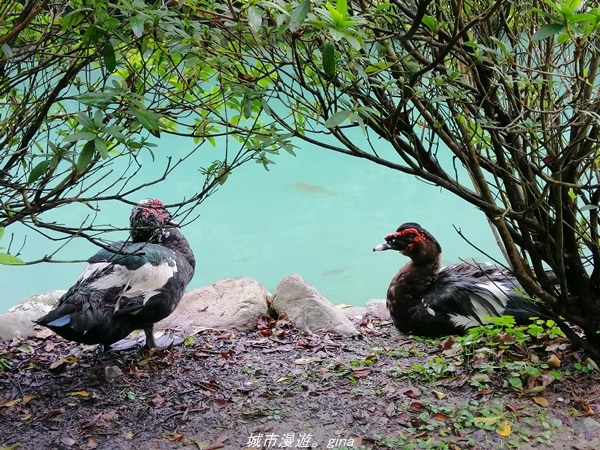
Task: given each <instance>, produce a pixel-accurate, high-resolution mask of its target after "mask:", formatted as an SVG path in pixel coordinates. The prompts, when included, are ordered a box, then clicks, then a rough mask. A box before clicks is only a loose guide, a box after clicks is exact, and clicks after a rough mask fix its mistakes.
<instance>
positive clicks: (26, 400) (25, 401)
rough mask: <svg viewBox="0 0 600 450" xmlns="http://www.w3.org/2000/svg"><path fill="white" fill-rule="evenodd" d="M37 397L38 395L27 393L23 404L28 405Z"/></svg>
mask: <svg viewBox="0 0 600 450" xmlns="http://www.w3.org/2000/svg"><path fill="white" fill-rule="evenodd" d="M36 398H38V396H37V395H26V396H25V397H23V404H24V405H26V404H27V403H29V402H30V401H31V400H35V399H36Z"/></svg>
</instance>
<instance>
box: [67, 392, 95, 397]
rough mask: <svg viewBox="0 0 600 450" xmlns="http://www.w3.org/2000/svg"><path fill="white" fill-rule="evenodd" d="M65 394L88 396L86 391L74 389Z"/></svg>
mask: <svg viewBox="0 0 600 450" xmlns="http://www.w3.org/2000/svg"><path fill="white" fill-rule="evenodd" d="M67 395H70V396H72V397H89V396H90V394H89V392H88V391H74V392H69V393H68V394H67Z"/></svg>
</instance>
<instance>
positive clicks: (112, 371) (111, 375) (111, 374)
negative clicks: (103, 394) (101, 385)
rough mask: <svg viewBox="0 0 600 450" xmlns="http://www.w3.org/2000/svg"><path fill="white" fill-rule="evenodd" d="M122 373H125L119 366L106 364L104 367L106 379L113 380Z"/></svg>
mask: <svg viewBox="0 0 600 450" xmlns="http://www.w3.org/2000/svg"><path fill="white" fill-rule="evenodd" d="M121 375H123V371H122V370H121V369H119V368H118V367H117V366H106V367H105V368H104V379H105V380H106V381H112V380H114V379H116V378H119V377H120V376H121Z"/></svg>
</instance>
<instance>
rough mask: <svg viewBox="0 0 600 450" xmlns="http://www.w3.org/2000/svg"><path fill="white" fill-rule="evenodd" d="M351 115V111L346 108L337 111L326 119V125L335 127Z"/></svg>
mask: <svg viewBox="0 0 600 450" xmlns="http://www.w3.org/2000/svg"><path fill="white" fill-rule="evenodd" d="M349 116H350V111H346V110H341V111H336V112H335V113H333V114H332V115H331V116H329V119H327V120H326V121H325V126H326V127H327V128H335V127H337V126H338V125H340V124H341V123H342V122H343V121H344V120H346V119H347V118H348V117H349Z"/></svg>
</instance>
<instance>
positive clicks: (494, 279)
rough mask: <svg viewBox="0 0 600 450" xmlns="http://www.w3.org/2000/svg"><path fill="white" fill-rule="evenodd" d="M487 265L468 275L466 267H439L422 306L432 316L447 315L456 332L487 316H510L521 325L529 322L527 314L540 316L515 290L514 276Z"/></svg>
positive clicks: (480, 323) (476, 323)
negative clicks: (460, 268)
mask: <svg viewBox="0 0 600 450" xmlns="http://www.w3.org/2000/svg"><path fill="white" fill-rule="evenodd" d="M461 266H462V265H461ZM488 266H489V267H486V270H480V271H479V272H475V271H474V272H472V273H470V274H469V276H467V275H466V273H465V272H466V269H467V268H463V269H465V270H462V271H461V270H455V269H456V266H451V267H448V268H445V269H442V270H441V271H440V273H439V274H438V277H437V279H436V281H435V283H434V284H433V285H432V288H430V289H429V290H428V291H427V292H426V293H425V294H424V296H423V299H422V302H423V306H424V307H425V308H426V310H427V311H428V312H429V313H430V314H431V315H433V316H436V315H442V316H447V317H448V319H449V320H450V321H451V322H452V324H453V325H454V326H455V327H457V329H458V330H459V331H465V330H466V329H468V328H472V327H476V326H480V325H485V324H488V323H490V322H491V320H490V319H489V317H500V316H503V315H510V316H513V317H515V320H516V322H517V323H520V324H521V323H528V321H529V317H541V313H540V311H539V310H538V309H537V307H536V306H535V304H534V303H533V302H531V301H530V300H528V299H526V298H524V297H523V295H522V294H521V293H520V292H519V291H518V284H517V283H516V282H515V281H514V280H513V279H511V278H510V277H509V276H508V275H507V274H506V273H501V272H498V271H497V270H496V271H494V270H493V268H494V267H495V266H491V265H488ZM469 270H473V269H469Z"/></svg>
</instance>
